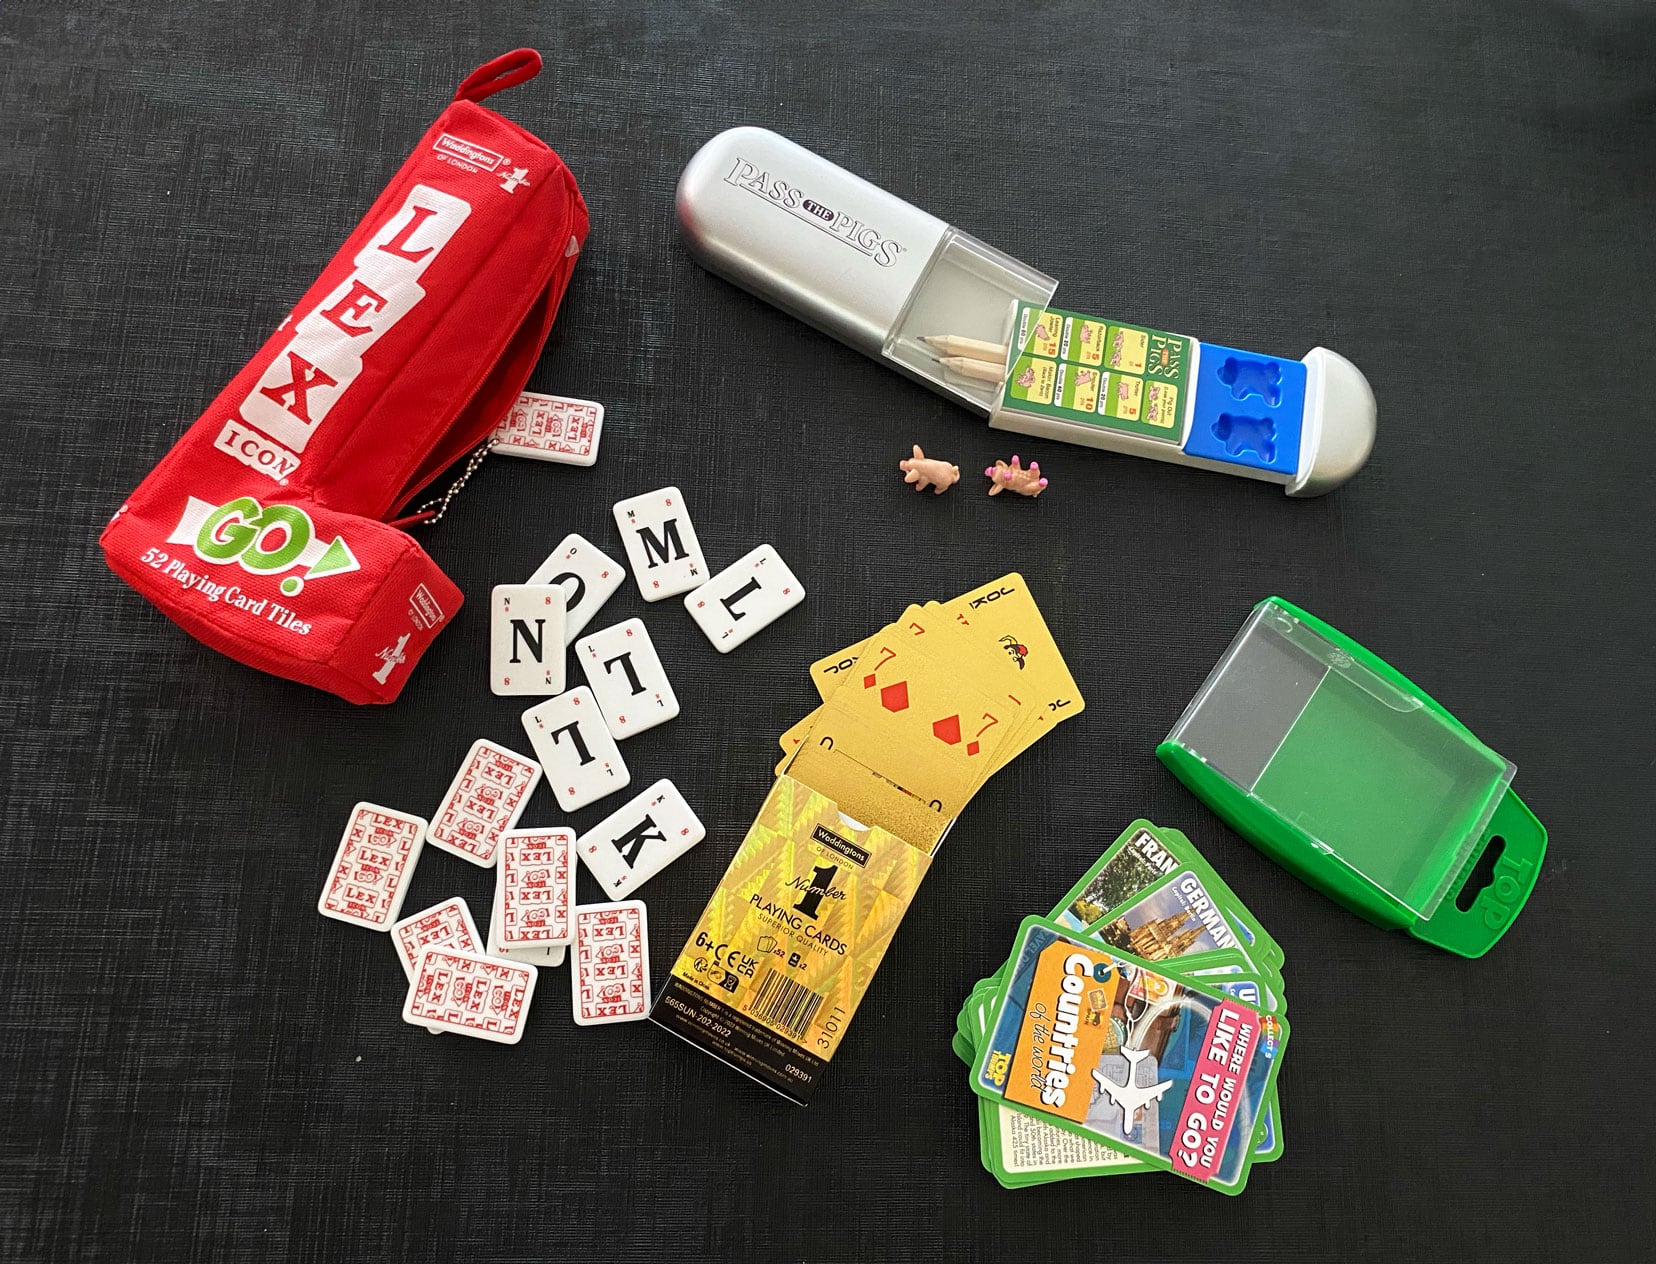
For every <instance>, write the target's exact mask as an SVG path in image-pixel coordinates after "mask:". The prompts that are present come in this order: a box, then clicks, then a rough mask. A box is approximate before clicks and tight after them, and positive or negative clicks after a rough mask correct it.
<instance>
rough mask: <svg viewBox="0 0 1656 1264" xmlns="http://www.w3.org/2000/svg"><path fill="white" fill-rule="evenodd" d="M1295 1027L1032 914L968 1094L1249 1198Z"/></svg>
mask: <svg viewBox="0 0 1656 1264" xmlns="http://www.w3.org/2000/svg"><path fill="white" fill-rule="evenodd" d="M1287 1040H1288V1024H1287V1022H1286V1021H1285V1020H1284V1019H1282V1018H1281V1017H1280V1016H1278V1015H1273V1014H1263V1013H1261V1012H1260V1011H1258V1010H1257V1009H1254V1008H1253V1007H1251V1006H1248V1005H1244V1004H1242V1003H1240V1002H1239V1001H1236V1000H1234V999H1232V998H1230V997H1228V996H1225V995H1224V994H1222V993H1220V992H1218V991H1217V990H1209V989H1207V988H1204V987H1200V986H1198V985H1197V984H1195V983H1192V982H1190V981H1188V980H1180V981H1175V980H1174V979H1172V978H1168V977H1165V976H1162V975H1157V974H1154V973H1153V972H1151V971H1150V970H1148V969H1147V968H1146V965H1145V963H1144V962H1142V961H1139V960H1137V959H1136V958H1133V957H1130V956H1128V955H1126V954H1124V953H1119V952H1112V951H1110V950H1108V949H1105V948H1102V947H1100V946H1099V945H1098V944H1097V943H1095V942H1093V941H1091V940H1088V939H1084V938H1081V937H1079V936H1076V935H1075V934H1074V933H1073V932H1066V931H1065V930H1064V929H1063V928H1062V927H1061V926H1059V924H1058V923H1057V922H1054V921H1051V920H1049V919H1046V918H1040V917H1031V918H1026V919H1025V920H1024V923H1023V925H1022V927H1020V928H1019V932H1018V940H1017V944H1016V947H1015V948H1014V951H1013V957H1012V962H1011V964H1010V969H1009V974H1008V977H1007V982H1006V986H1005V988H1004V990H1003V991H1002V993H1001V995H1000V998H999V1002H998V1007H997V1009H996V1011H995V1013H994V1014H993V1015H992V1016H991V1017H990V1020H989V1032H988V1036H987V1037H986V1038H985V1040H984V1042H983V1046H982V1048H981V1050H980V1051H979V1055H978V1059H977V1062H976V1064H975V1065H974V1066H973V1068H972V1079H971V1085H972V1091H973V1092H974V1093H976V1094H977V1095H978V1096H980V1097H985V1098H988V1099H990V1100H991V1101H994V1102H999V1103H1003V1104H1005V1105H1007V1106H1010V1107H1012V1108H1013V1109H1015V1110H1020V1111H1022V1112H1024V1113H1025V1114H1028V1115H1032V1116H1034V1117H1036V1118H1039V1119H1043V1120H1046V1121H1047V1122H1049V1123H1052V1124H1054V1125H1056V1126H1058V1127H1060V1128H1063V1129H1065V1130H1067V1131H1069V1132H1072V1133H1075V1134H1076V1135H1078V1136H1083V1137H1087V1138H1089V1139H1091V1140H1093V1141H1102V1142H1104V1143H1105V1144H1107V1145H1109V1146H1111V1147H1113V1148H1115V1149H1117V1150H1120V1151H1122V1152H1123V1153H1127V1154H1133V1155H1136V1156H1139V1157H1142V1158H1143V1159H1145V1160H1146V1161H1147V1162H1149V1163H1150V1164H1152V1165H1153V1166H1155V1167H1159V1168H1164V1169H1167V1170H1170V1171H1173V1172H1176V1173H1178V1174H1179V1175H1181V1176H1184V1177H1188V1178H1189V1179H1190V1180H1193V1181H1196V1182H1198V1183H1200V1184H1204V1185H1212V1186H1213V1187H1215V1188H1217V1189H1219V1190H1221V1191H1222V1192H1224V1193H1228V1194H1235V1193H1239V1192H1241V1189H1242V1186H1243V1184H1244V1183H1245V1182H1246V1180H1247V1175H1248V1168H1249V1167H1250V1166H1251V1164H1252V1162H1253V1135H1254V1127H1255V1124H1256V1123H1257V1122H1258V1120H1259V1117H1260V1112H1261V1110H1262V1109H1263V1108H1264V1106H1265V1103H1266V1099H1267V1097H1268V1096H1269V1093H1270V1090H1271V1088H1272V1087H1273V1086H1274V1084H1275V1081H1276V1073H1277V1070H1278V1068H1279V1067H1280V1066H1281V1063H1282V1051H1283V1048H1284V1046H1285V1045H1286V1043H1287Z"/></svg>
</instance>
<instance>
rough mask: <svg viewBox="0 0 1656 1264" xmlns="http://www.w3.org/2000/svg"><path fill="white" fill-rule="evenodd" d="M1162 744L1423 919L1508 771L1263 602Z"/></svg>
mask: <svg viewBox="0 0 1656 1264" xmlns="http://www.w3.org/2000/svg"><path fill="white" fill-rule="evenodd" d="M1167 740H1168V741H1169V742H1170V743H1174V744H1176V745H1179V746H1182V747H1184V748H1185V749H1186V750H1188V751H1189V752H1190V753H1191V754H1193V755H1194V756H1196V757H1197V758H1199V759H1201V760H1202V761H1203V762H1204V763H1206V764H1207V765H1208V766H1209V767H1210V768H1211V769H1213V770H1214V771H1215V772H1217V773H1219V774H1220V775H1221V776H1223V777H1224V778H1225V779H1226V780H1227V781H1229V782H1230V783H1231V784H1232V785H1234V786H1235V787H1236V789H1237V791H1238V792H1239V793H1241V794H1242V795H1244V796H1246V797H1247V798H1249V799H1252V800H1254V801H1255V802H1256V803H1257V804H1258V805H1259V806H1261V807H1263V808H1264V809H1266V810H1267V811H1269V812H1270V813H1272V814H1273V815H1275V816H1276V817H1278V818H1280V819H1281V820H1282V821H1284V822H1285V823H1287V824H1288V825H1290V826H1292V827H1294V828H1295V829H1296V830H1298V831H1300V832H1301V833H1303V834H1304V835H1306V836H1307V837H1308V838H1309V839H1310V840H1311V842H1312V843H1313V844H1314V845H1315V846H1316V847H1317V848H1319V849H1320V850H1322V851H1324V852H1326V853H1327V854H1328V855H1330V856H1331V857H1333V858H1334V859H1336V860H1338V861H1339V862H1340V863H1341V864H1343V865H1345V866H1346V867H1347V868H1349V869H1350V870H1351V871H1352V872H1354V873H1356V874H1357V875H1359V876H1360V877H1362V878H1363V879H1365V880H1366V881H1367V882H1369V883H1370V884H1372V885H1374V886H1376V887H1378V888H1379V889H1380V890H1382V891H1384V892H1385V893H1386V894H1387V895H1389V896H1390V897H1391V898H1392V899H1394V900H1396V901H1397V902H1398V903H1400V904H1402V905H1403V906H1404V907H1405V908H1408V909H1409V910H1411V911H1412V912H1414V913H1415V914H1417V915H1418V916H1419V917H1421V918H1422V919H1429V918H1430V917H1431V916H1432V914H1433V913H1434V912H1436V911H1437V908H1438V905H1439V903H1440V902H1441V901H1442V900H1443V897H1444V895H1445V893H1446V892H1447V891H1448V890H1449V888H1450V886H1451V885H1452V884H1453V882H1454V879H1455V877H1456V875H1457V874H1458V873H1459V872H1460V870H1461V868H1462V866H1463V865H1464V864H1465V862H1466V860H1467V858H1468V857H1469V856H1470V854H1471V851H1472V848H1473V847H1474V846H1475V845H1476V843H1477V842H1478V839H1479V838H1480V837H1481V835H1482V834H1483V831H1484V827H1485V826H1486V825H1487V824H1488V823H1489V819H1490V817H1491V816H1492V815H1493V814H1494V812H1495V809H1496V807H1497V806H1498V805H1499V804H1500V802H1501V798H1502V796H1503V795H1504V794H1505V793H1506V789H1507V786H1508V784H1509V783H1510V782H1511V781H1512V776H1513V773H1514V772H1515V771H1516V769H1515V768H1514V766H1513V765H1512V764H1511V763H1510V762H1509V761H1507V760H1506V759H1504V758H1502V757H1501V756H1500V755H1499V754H1497V753H1496V752H1495V751H1493V750H1491V749H1489V747H1487V746H1485V745H1484V744H1483V743H1482V742H1480V741H1478V739H1477V738H1475V737H1473V736H1472V734H1470V733H1468V732H1467V731H1466V730H1465V729H1464V728H1462V727H1461V726H1460V725H1458V724H1456V723H1454V722H1452V721H1450V720H1448V719H1446V718H1445V717H1444V716H1443V715H1442V714H1440V712H1439V711H1438V710H1437V709H1435V708H1434V707H1431V706H1427V705H1426V704H1425V703H1423V702H1422V700H1421V699H1420V698H1418V697H1416V696H1414V695H1413V694H1411V693H1408V692H1406V691H1404V690H1401V689H1399V688H1397V687H1396V686H1395V685H1393V684H1392V683H1391V682H1390V681H1388V680H1386V679H1383V678H1382V677H1380V676H1379V675H1377V674H1376V673H1375V672H1373V671H1371V670H1370V669H1369V668H1368V667H1366V666H1364V665H1363V664H1362V663H1361V662H1358V661H1357V660H1356V659H1355V658H1354V657H1353V655H1352V654H1351V653H1350V652H1348V651H1347V650H1346V649H1345V648H1343V647H1341V646H1339V645H1336V644H1334V643H1333V642H1331V641H1329V640H1328V639H1327V638H1326V637H1324V636H1323V635H1322V634H1321V633H1320V632H1318V631H1317V630H1315V629H1313V628H1311V627H1308V626H1306V625H1305V624H1304V623H1302V622H1301V621H1300V620H1298V619H1296V618H1294V617H1293V616H1292V615H1291V614H1289V613H1288V612H1287V611H1285V610H1284V609H1283V608H1282V607H1280V606H1278V605H1275V604H1273V603H1271V602H1265V603H1264V604H1262V605H1261V606H1260V607H1259V608H1258V609H1256V610H1255V611H1254V612H1253V614H1252V615H1251V616H1250V617H1249V619H1248V621H1247V623H1246V624H1244V625H1243V627H1242V630H1241V631H1240V632H1239V633H1238V634H1237V636H1236V639H1235V640H1234V641H1232V642H1231V645H1230V648H1229V649H1228V650H1227V651H1226V652H1225V654H1224V656H1223V657H1222V658H1221V659H1220V660H1219V663H1218V665H1217V666H1216V667H1215V668H1214V669H1213V671H1212V672H1211V673H1210V674H1209V676H1208V678H1207V680H1206V682H1204V684H1203V685H1202V687H1201V689H1200V690H1199V691H1198V692H1197V694H1196V697H1195V698H1194V699H1193V700H1192V701H1191V704H1190V706H1189V707H1188V708H1186V710H1185V713H1184V715H1183V716H1181V717H1180V718H1179V722H1178V723H1177V724H1176V725H1175V726H1174V727H1173V731H1172V732H1171V733H1169V734H1168V735H1167Z"/></svg>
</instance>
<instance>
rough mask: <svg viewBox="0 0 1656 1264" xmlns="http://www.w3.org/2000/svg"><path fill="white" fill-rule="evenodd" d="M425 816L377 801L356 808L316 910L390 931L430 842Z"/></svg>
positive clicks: (361, 924) (375, 928)
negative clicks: (398, 809)
mask: <svg viewBox="0 0 1656 1264" xmlns="http://www.w3.org/2000/svg"><path fill="white" fill-rule="evenodd" d="M425 833H426V822H425V818H424V817H419V816H414V815H412V814H411V813H408V812H398V811H397V810H396V809H395V808H385V807H381V806H380V805H379V804H377V803H359V804H357V805H356V806H355V807H354V808H352V809H351V815H350V819H349V820H347V821H346V822H345V833H344V835H343V836H342V837H341V838H340V840H339V850H338V851H336V852H335V853H334V859H333V866H332V868H330V869H329V871H328V881H327V883H326V885H324V886H323V888H322V898H321V899H320V900H318V901H317V902H316V911H317V912H318V913H320V914H322V916H323V917H332V918H336V919H337V920H339V921H341V922H350V923H351V924H352V925H353V926H366V927H367V928H368V929H369V930H390V929H391V924H392V923H393V922H395V921H396V920H397V914H398V913H400V912H401V911H402V904H403V900H404V898H405V897H406V896H407V895H408V883H409V880H410V879H411V878H412V877H413V876H414V865H415V863H416V862H417V861H418V860H419V859H420V848H421V847H422V846H424V844H425Z"/></svg>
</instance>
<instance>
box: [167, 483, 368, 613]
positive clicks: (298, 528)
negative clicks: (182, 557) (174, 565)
mask: <svg viewBox="0 0 1656 1264" xmlns="http://www.w3.org/2000/svg"><path fill="white" fill-rule="evenodd" d="M167 543H168V544H188V545H189V546H190V547H191V548H192V549H194V550H195V555H196V556H197V557H199V558H200V559H201V560H202V561H204V562H211V563H213V564H214V565H218V566H225V565H229V564H230V563H232V562H233V563H235V564H236V565H238V566H240V567H241V568H242V569H243V570H244V571H247V572H249V573H250V574H254V575H279V574H281V572H283V571H287V570H293V569H294V568H295V567H300V566H302V567H304V568H305V572H304V574H303V575H289V576H287V578H285V579H283V580H282V582H281V583H280V584H279V585H278V587H279V588H280V589H281V591H282V595H283V596H285V597H293V596H297V595H298V593H299V591H300V590H301V589H303V588H304V586H305V583H306V581H308V580H312V579H322V578H324V577H326V576H328V575H344V574H347V573H349V572H351V571H354V570H360V569H361V564H360V563H359V562H358V561H357V559H356V554H354V553H352V552H351V547H350V545H348V544H346V543H345V538H344V537H343V536H338V535H336V536H335V537H334V538H333V539H332V540H330V541H328V542H327V543H324V542H323V541H321V540H319V539H317V537H316V527H315V524H314V523H312V522H311V519H310V515H309V514H307V513H306V512H305V511H304V510H303V509H300V508H299V507H298V506H296V505H261V504H260V503H259V502H258V501H256V500H254V499H253V497H251V496H237V497H236V498H235V499H234V500H227V501H225V502H224V504H222V505H214V504H212V503H211V502H210V501H205V500H201V499H198V498H197V497H195V496H191V497H189V498H188V500H187V503H186V504H185V506H184V513H183V516H182V517H180V518H179V520H178V525H177V526H176V527H174V528H173V529H172V532H171V533H170V534H169V535H168V536H167Z"/></svg>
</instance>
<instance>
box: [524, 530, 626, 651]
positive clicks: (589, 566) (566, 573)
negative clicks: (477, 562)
mask: <svg viewBox="0 0 1656 1264" xmlns="http://www.w3.org/2000/svg"><path fill="white" fill-rule="evenodd" d="M626 578H627V570H626V567H624V566H622V565H621V563H620V562H617V561H616V560H615V559H614V558H612V557H610V556H609V555H608V554H606V553H605V552H604V551H603V550H602V549H600V548H599V547H598V546H597V545H596V544H594V543H593V542H592V541H591V540H588V539H585V538H584V537H582V536H579V535H576V534H575V533H574V532H573V531H571V532H570V533H569V534H568V535H566V536H565V537H564V538H563V539H562V540H560V541H559V542H558V547H557V548H555V549H553V550H552V552H551V553H549V554H547V557H546V560H545V561H544V562H542V563H541V564H540V565H539V566H537V567H536V568H535V573H534V574H533V575H531V576H529V582H530V583H531V584H556V585H558V587H560V588H562V589H563V590H564V644H565V645H570V644H572V643H573V642H574V640H575V638H576V637H578V636H580V635H581V629H583V628H584V627H586V625H587V624H588V623H589V622H591V620H592V616H593V615H595V614H597V613H598V611H599V610H600V609H602V607H603V605H604V603H605V602H606V601H608V600H609V599H610V598H611V597H613V596H615V590H616V589H618V588H620V587H621V584H622V581H624V580H625V579H626Z"/></svg>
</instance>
